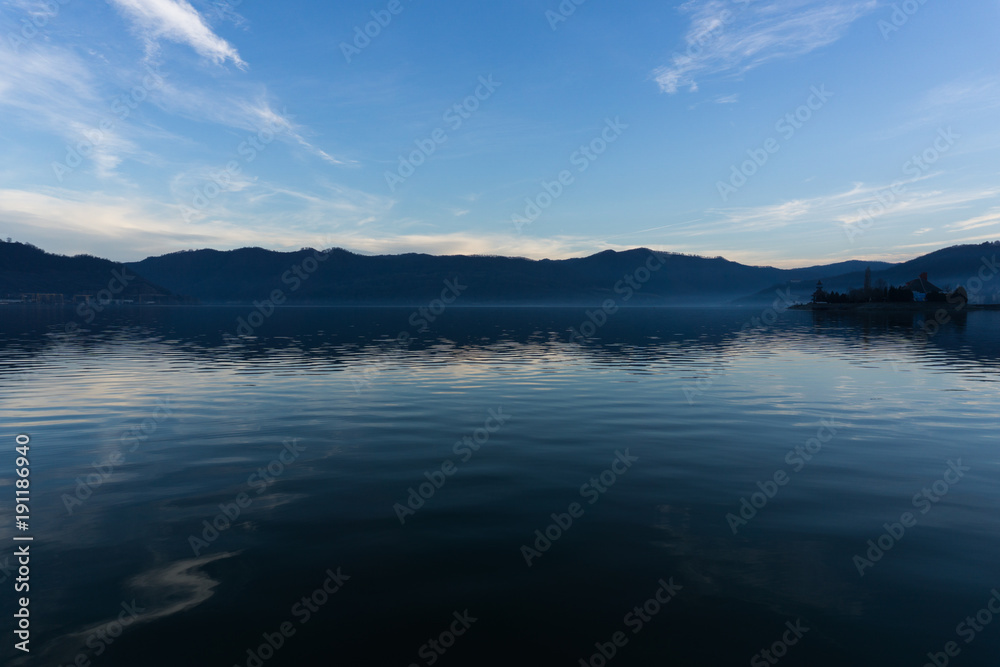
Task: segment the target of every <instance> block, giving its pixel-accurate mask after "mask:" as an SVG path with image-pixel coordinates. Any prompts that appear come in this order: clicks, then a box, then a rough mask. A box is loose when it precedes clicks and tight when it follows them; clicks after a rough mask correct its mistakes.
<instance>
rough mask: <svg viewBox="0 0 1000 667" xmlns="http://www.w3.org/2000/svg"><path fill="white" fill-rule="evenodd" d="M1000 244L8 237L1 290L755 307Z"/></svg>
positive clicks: (992, 289) (948, 276)
mask: <svg viewBox="0 0 1000 667" xmlns="http://www.w3.org/2000/svg"><path fill="white" fill-rule="evenodd" d="M998 249H1000V242H992V243H984V244H980V245H961V246H952V247H950V248H944V249H942V250H938V251H935V252H932V253H930V254H927V255H923V256H921V257H918V258H915V259H912V260H909V261H906V262H902V263H889V262H867V261H860V260H851V261H847V262H839V263H835V264H828V265H820V266H811V267H805V268H798V269H778V268H774V267H769V266H748V265H745V264H739V263H737V262H732V261H729V260H727V259H724V258H722V257H714V258H708V257H699V256H694V255H683V254H677V253H661V252H655V253H654V252H653V251H651V250H648V249H646V248H636V249H632V250H626V251H620V252H619V251H613V250H605V251H603V252H600V253H597V254H595V255H591V256H589V257H580V258H573V259H561V260H549V259H542V260H531V259H525V258H519V257H501V256H483V255H474V256H465V255H452V256H435V255H425V254H403V255H379V256H369V255H359V254H356V253H352V252H348V251H346V250H341V249H339V248H333V249H329V250H324V251H317V250H313V249H311V248H303V249H301V250H298V251H294V252H277V251H272V250H264V249H261V248H242V249H239V250H229V251H218V250H188V251H181V252H174V253H170V254H166V255H161V256H158V257H149V258H146V259H144V260H142V261H139V262H130V263H125V264H118V263H115V262H111V261H110V260H106V259H100V258H97V257H93V256H89V255H77V256H74V257H66V256H62V255H54V254H50V253H46V252H44V251H43V250H41V249H39V248H37V247H35V246H32V245H30V244H25V243H16V242H6V243H4V242H0V297H3V296H6V297H8V298H9V297H14V298H16V297H17V296H19V295H20V294H24V293H40V292H41V293H62V294H64V295H65V298H66V299H67V300H68V299H71V298H73V296H74V295H80V294H90V295H96V294H98V293H100V292H101V291H102V290H107V289H108V285H109V283H111V281H112V278H113V277H114V275H113V272H115V271H118V272H119V273H118V275H119V276H122V275H123V276H124V277H125V278H126V279H127V284H126V285H125V286H124V289H123V290H122V291H121V292H120V294H121V296H118V293H116V296H115V298H132V299H143V300H155V301H157V302H161V303H162V302H168V303H179V302H197V303H203V304H250V303H252V302H254V301H265V300H269V299H272V298H273V299H275V302H276V303H278V302H282V303H284V302H287V303H295V304H345V305H420V304H426V303H428V302H429V301H430V300H433V299H435V298H438V297H439V296H440V295H441V294H442V293H445V292H447V291H448V290H451V291H450V292H449V293H450V294H455V295H457V296H458V298H459V299H460V303H461V304H463V305H485V304H494V305H546V304H550V305H577V304H586V305H594V304H598V303H600V302H602V301H604V300H607V299H614V300H615V301H616V303H617V305H721V304H727V303H737V304H744V305H752V304H756V303H770V302H772V301H773V300H774V299H775V298H776V294H775V293H776V291H779V290H780V291H782V293H783V294H785V295H786V297H788V298H791V299H792V300H796V301H800V302H805V301H808V300H809V297H810V295H811V294H812V292H813V290H814V289H815V286H816V282H817V281H819V280H822V281H823V285H824V288H825V289H827V290H828V291H829V290H838V291H846V290H848V289H851V288H854V287H860V286H862V284H863V283H864V273H865V270H866V269H867V268H870V269H871V271H872V281H873V284H877V283H878V281H879V280H883V281H885V283H886V284H890V285H901V284H903V283H905V282H907V281H909V280H911V279H913V278H915V277H917V276H918V275H920V274H921V273H928V274H929V276H930V280H932V281H933V282H934V283H935V284H937V285H939V286H940V287H942V288H947V287H957V286H958V285H960V284H962V285H965V284H967V283H968V281H969V280H971V279H973V278H974V277H975V276H976V273H977V271H978V270H979V267H980V266H982V265H983V262H984V261H986V262H989V261H994V262H995V255H996V252H997V250H998ZM123 270H124V271H125V273H124V274H122V273H121V272H122V271H123ZM121 282H122V281H120V280H119V282H118V284H121ZM995 282H996V283H997V284H991V283H990V282H989V281H987V283H986V284H985V285H984V287H983V288H982V289H980V290H978V291H977V293H978V294H979V295H981V296H982V297H985V298H984V299H980V300H986V301H989V300H991V299H993V298H994V296H993V295H995V294H998V293H1000V279H998V280H996V281H995ZM112 284H113V283H112ZM789 291H790V293H789Z"/></svg>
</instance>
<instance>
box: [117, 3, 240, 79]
mask: <svg viewBox="0 0 1000 667" xmlns="http://www.w3.org/2000/svg"><path fill="white" fill-rule="evenodd" d="M110 1H111V2H112V3H113V4H114V5H116V6H117V7H118V9H119V10H120V11H121V12H122V13H123V14H124V15H125V16H126V17H127V18H128V19H129V20H131V21H132V24H133V26H134V27H135V29H136V31H137V32H138V33H139V34H140V36H141V37H142V38H143V40H144V41H145V42H146V49H147V52H153V51H155V50H156V48H157V45H158V42H159V40H161V39H168V40H170V41H172V42H176V43H178V44H186V45H188V46H190V47H191V48H192V49H194V50H195V52H197V53H198V54H199V55H200V56H202V57H204V58H207V59H209V60H211V61H212V62H214V63H216V64H219V65H221V64H223V63H225V62H226V61H227V60H231V61H232V62H233V64H234V65H236V66H237V67H239V68H240V69H246V67H247V64H246V63H245V62H243V59H242V58H240V54H239V53H237V51H236V48H235V47H233V46H232V45H231V44H230V43H229V42H227V41H226V40H224V39H222V38H221V37H219V36H218V35H216V34H215V33H214V32H212V29H211V28H209V27H208V24H207V23H206V22H205V20H204V19H203V18H202V16H201V14H199V13H198V11H197V10H196V9H195V8H194V7H192V6H191V4H190V3H188V2H187V0H110Z"/></svg>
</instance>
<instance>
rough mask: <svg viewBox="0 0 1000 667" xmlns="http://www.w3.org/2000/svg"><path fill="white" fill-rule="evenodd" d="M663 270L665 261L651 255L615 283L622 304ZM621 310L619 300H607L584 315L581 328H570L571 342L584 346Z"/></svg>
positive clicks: (615, 289)
mask: <svg viewBox="0 0 1000 667" xmlns="http://www.w3.org/2000/svg"><path fill="white" fill-rule="evenodd" d="M661 268H663V260H662V259H661V258H660V256H659V255H657V254H655V253H653V254H651V255H650V256H649V257H648V258H647V259H646V262H645V264H643V265H641V266H638V267H636V269H635V270H634V271H632V273H627V274H625V275H624V276H622V279H621V280H619V281H618V282H616V283H615V285H614V287H613V289H614V292H615V294H618V295H621V297H622V303H626V302H628V301H629V300H630V299H631V298H632V297H633V296H635V293H636V292H639V291H641V290H642V288H643V286H644V285H645V284H646V283H648V282H649V281H650V280H651V279H652V277H653V274H654V273H655V272H657V271H659V270H660V269H661ZM619 308H620V306H619V305H618V302H617V300H615V299H605V300H604V301H603V302H602V303H601V307H600V308H595V309H594V310H588V311H586V312H585V313H584V315H585V316H586V319H585V320H584V321H583V322H581V323H580V325H579V327H572V328H570V330H569V341H570V342H571V343H576V344H577V345H583V344H584V343H586V341H587V339H588V338H593V337H594V336H595V335H596V334H597V331H598V329H600V328H601V327H603V326H604V325H605V324H607V323H608V318H609V317H611V316H612V315H614V314H615V313H617V312H618V310H619Z"/></svg>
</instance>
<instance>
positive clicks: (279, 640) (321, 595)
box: [233, 567, 351, 667]
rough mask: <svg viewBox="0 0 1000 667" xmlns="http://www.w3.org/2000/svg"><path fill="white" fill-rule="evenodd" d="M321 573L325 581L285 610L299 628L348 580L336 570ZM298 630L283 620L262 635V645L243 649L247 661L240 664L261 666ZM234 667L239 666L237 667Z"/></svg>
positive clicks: (289, 622)
mask: <svg viewBox="0 0 1000 667" xmlns="http://www.w3.org/2000/svg"><path fill="white" fill-rule="evenodd" d="M324 574H325V575H326V578H325V579H324V580H323V583H322V584H320V585H319V586H318V587H317V588H316V589H315V590H313V591H312V593H310V594H309V595H303V596H302V599H301V600H299V601H298V602H296V603H295V604H293V605H292V607H291V609H289V611H288V613H289V614H290V615H291V616H292V617H293V618H294V619H295V620H297V621H298V624H299V627H302V626H303V625H305V624H306V623H308V622H309V621H310V619H312V617H313V616H314V615H315V614H317V613H319V611H320V610H321V609H322V608H323V607H324V606H325V605H326V604H327V603H328V602H329V601H330V598H331V597H333V596H334V595H336V594H337V593H338V592H340V590H341V589H342V588H343V587H344V583H345V582H347V580H349V579H350V578H351V577H350V575H347V574H344V573H343V572H341V568H339V567H338V568H337V571H336V572H334V571H333V570H332V569H327V571H326V572H325V573H324ZM297 631H298V628H297V627H295V624H294V623H293V622H292V621H284V622H282V623H281V624H280V625H278V627H277V628H276V629H275V630H274V631H273V632H264V633H262V634H261V639H262V641H261V643H260V644H258V645H257V646H256V647H251V648H248V649H247V650H246V660H245V661H244V662H243V665H244V666H245V667H262V665H263V664H264V663H265V662H267V661H268V660H270V659H271V658H273V657H274V656H275V654H276V653H277V652H278V651H280V650H281V648H282V647H283V646H284V645H285V643H286V642H287V641H288V640H289V639H291V638H292V637H294V636H295V633H296V632H297ZM233 667H240V665H238V664H237V665H234V666H233Z"/></svg>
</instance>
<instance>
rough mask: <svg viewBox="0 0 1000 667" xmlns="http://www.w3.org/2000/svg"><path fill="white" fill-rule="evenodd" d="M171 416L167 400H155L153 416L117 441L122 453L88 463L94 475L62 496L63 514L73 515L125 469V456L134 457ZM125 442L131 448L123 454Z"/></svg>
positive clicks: (77, 482)
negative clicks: (109, 479) (115, 475)
mask: <svg viewBox="0 0 1000 667" xmlns="http://www.w3.org/2000/svg"><path fill="white" fill-rule="evenodd" d="M173 414H174V412H173V410H171V409H170V399H167V400H165V401H160V400H158V401H157V406H156V409H155V410H154V411H153V414H152V416H150V417H148V418H146V419H144V420H143V421H142V423H141V424H139V425H137V426H133V427H131V428H130V429H127V430H126V431H124V432H122V435H121V437H120V438H119V439H118V441H119V443H120V444H121V445H122V449H116V450H115V451H113V452H111V453H110V454H108V456H107V457H106V458H105V459H104V460H103V461H101V462H94V463H91V464H90V467H91V468H93V469H94V472H92V473H89V474H88V475H87V476H86V477H77V478H76V490H75V491H74V492H73V495H70V494H68V493H64V494H62V502H63V506H64V507H65V508H66V514H67V515H72V514H73V511H74V508H75V507H77V506H80V505H83V503H84V502H85V501H86V500H88V499H89V498H90V497H91V496H92V495H94V492H95V491H97V489H99V488H100V487H101V486H103V485H104V483H105V482H107V481H108V478H109V477H111V475H112V474H113V473H114V471H115V469H116V468H118V467H120V466H122V465H124V463H125V461H126V459H127V456H126V453H128V454H132V453H135V451H136V450H137V449H139V445H140V444H142V443H143V442H145V441H146V440H148V439H149V436H151V435H152V434H154V433H156V430H157V428H159V425H160V423H161V422H164V421H166V420H167V419H168V418H170V417H171V416H172V415H173ZM128 441H131V442H132V443H133V444H132V446H131V447H129V448H128V450H127V452H126V450H125V449H124V447H125V446H126V444H128Z"/></svg>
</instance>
